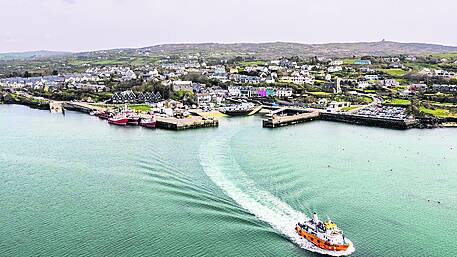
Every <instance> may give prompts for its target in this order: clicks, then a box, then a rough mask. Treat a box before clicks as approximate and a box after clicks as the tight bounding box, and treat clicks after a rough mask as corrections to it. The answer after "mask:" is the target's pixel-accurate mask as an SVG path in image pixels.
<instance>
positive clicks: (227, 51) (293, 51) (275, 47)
mask: <svg viewBox="0 0 457 257" xmlns="http://www.w3.org/2000/svg"><path fill="white" fill-rule="evenodd" d="M196 53H199V54H200V55H201V56H203V57H206V58H208V57H209V58H232V57H236V56H244V57H247V56H251V57H253V58H259V59H273V58H280V57H291V56H300V57H311V56H320V57H339V58H341V57H352V56H354V55H355V56H365V55H375V56H389V55H399V54H406V55H428V54H443V53H457V47H455V46H444V45H437V44H424V43H398V42H392V41H380V42H359V43H329V44H300V43H285V42H275V43H235V44H218V43H202V44H165V45H155V46H150V47H144V48H125V49H110V50H102V51H93V52H81V53H68V52H53V51H36V52H23V53H4V54H0V61H9V60H30V59H43V60H46V59H49V60H52V59H54V58H56V57H59V58H60V57H63V59H68V60H73V59H77V60H85V61H87V60H97V61H98V62H99V63H110V62H109V61H104V60H116V62H114V63H117V64H121V63H125V62H128V61H129V60H131V59H134V58H138V57H147V58H152V57H163V56H171V55H177V56H185V55H189V54H196Z"/></svg>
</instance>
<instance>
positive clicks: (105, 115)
mask: <svg viewBox="0 0 457 257" xmlns="http://www.w3.org/2000/svg"><path fill="white" fill-rule="evenodd" d="M96 115H97V116H98V117H99V118H100V119H102V120H107V119H109V118H111V115H112V113H111V112H109V111H100V112H98V113H97V114H96Z"/></svg>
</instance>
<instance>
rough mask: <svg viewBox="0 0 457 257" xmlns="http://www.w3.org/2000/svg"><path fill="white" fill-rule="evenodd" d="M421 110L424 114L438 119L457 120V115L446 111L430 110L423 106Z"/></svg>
mask: <svg viewBox="0 0 457 257" xmlns="http://www.w3.org/2000/svg"><path fill="white" fill-rule="evenodd" d="M419 110H420V112H422V113H426V114H429V115H432V116H435V117H438V118H457V113H454V112H450V111H449V110H446V109H428V108H425V107H423V106H421V107H420V109H419Z"/></svg>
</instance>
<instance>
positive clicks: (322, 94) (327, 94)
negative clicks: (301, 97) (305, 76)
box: [308, 92, 332, 96]
mask: <svg viewBox="0 0 457 257" xmlns="http://www.w3.org/2000/svg"><path fill="white" fill-rule="evenodd" d="M308 94H311V95H314V96H330V95H332V93H327V92H308Z"/></svg>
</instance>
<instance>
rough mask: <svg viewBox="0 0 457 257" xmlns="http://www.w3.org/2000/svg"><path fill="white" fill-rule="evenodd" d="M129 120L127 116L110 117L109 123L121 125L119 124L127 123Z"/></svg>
mask: <svg viewBox="0 0 457 257" xmlns="http://www.w3.org/2000/svg"><path fill="white" fill-rule="evenodd" d="M128 121H129V119H127V118H124V119H108V123H109V124H113V125H119V126H125V125H127V122H128Z"/></svg>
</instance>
